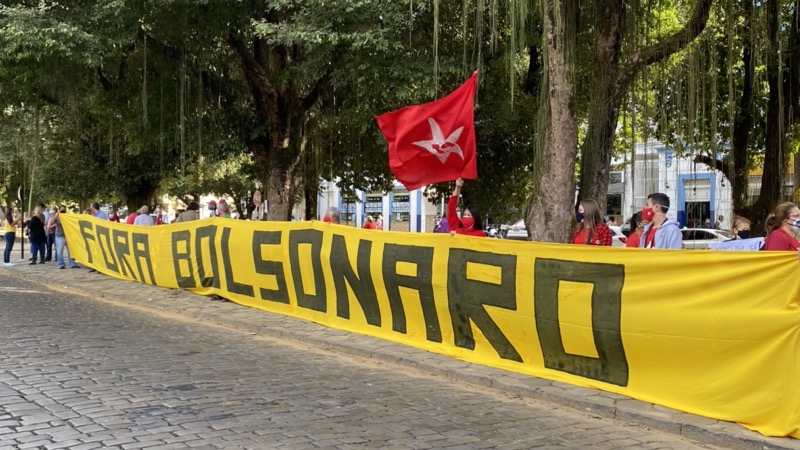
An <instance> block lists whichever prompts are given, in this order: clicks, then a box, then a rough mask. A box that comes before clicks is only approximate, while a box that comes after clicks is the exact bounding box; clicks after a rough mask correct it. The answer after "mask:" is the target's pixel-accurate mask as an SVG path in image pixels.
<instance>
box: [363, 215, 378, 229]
mask: <svg viewBox="0 0 800 450" xmlns="http://www.w3.org/2000/svg"><path fill="white" fill-rule="evenodd" d="M364 229H365V230H377V229H378V225H377V224H376V223H375V219H373V218H372V216H367V221H366V222H364Z"/></svg>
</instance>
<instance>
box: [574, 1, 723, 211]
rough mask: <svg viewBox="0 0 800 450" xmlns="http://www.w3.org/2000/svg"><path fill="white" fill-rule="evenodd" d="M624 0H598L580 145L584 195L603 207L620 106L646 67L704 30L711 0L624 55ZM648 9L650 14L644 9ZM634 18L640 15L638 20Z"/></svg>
mask: <svg viewBox="0 0 800 450" xmlns="http://www.w3.org/2000/svg"><path fill="white" fill-rule="evenodd" d="M627 3H628V2H627V1H625V0H597V1H596V2H594V4H595V5H596V8H597V11H596V16H595V29H596V37H595V46H594V48H595V50H594V61H593V62H594V66H593V67H594V69H593V76H592V85H591V100H590V109H589V117H588V130H587V132H586V139H585V140H584V142H583V145H582V147H581V179H580V194H579V195H580V198H590V199H594V200H596V201H597V202H598V204H599V205H600V208H601V211H605V205H606V194H607V193H608V180H609V171H610V168H611V158H612V156H613V153H614V152H613V150H614V138H615V136H616V132H617V127H618V123H619V116H620V107H621V105H622V102H623V100H624V99H625V97H626V95H627V94H628V91H629V90H630V87H631V85H632V84H633V82H634V80H636V77H637V76H638V75H639V74H640V73H641V72H642V70H643V69H645V68H646V67H648V66H650V65H652V64H655V63H658V62H659V61H662V60H664V59H666V58H668V57H670V56H671V55H673V54H675V53H676V52H679V51H680V50H682V49H684V48H685V47H686V46H687V45H688V44H689V43H690V42H692V41H693V40H694V39H695V38H696V37H697V36H699V35H700V33H702V31H703V29H705V27H706V23H707V22H708V17H709V14H710V12H711V4H712V0H696V3H695V6H694V9H693V11H692V14H691V16H690V18H689V20H688V21H687V22H686V24H685V25H684V26H683V28H681V29H680V30H678V31H676V32H674V33H673V34H671V35H669V36H666V37H665V38H663V39H662V40H660V41H658V42H656V43H653V44H650V45H647V46H645V47H642V48H636V49H635V50H634V51H632V52H631V53H630V54H629V55H628V56H627V57H625V58H623V54H622V51H621V48H622V43H623V40H624V39H625V38H626V36H625V34H624V31H625V27H624V24H625V19H626V12H627V10H628V8H630V5H628V4H627ZM645 13H647V12H645ZM634 20H636V18H634Z"/></svg>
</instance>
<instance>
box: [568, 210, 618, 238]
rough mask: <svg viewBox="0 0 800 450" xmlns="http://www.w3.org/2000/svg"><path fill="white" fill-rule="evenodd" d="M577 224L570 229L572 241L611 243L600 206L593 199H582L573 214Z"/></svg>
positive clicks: (609, 233) (609, 231)
mask: <svg viewBox="0 0 800 450" xmlns="http://www.w3.org/2000/svg"><path fill="white" fill-rule="evenodd" d="M575 221H576V222H578V226H577V227H575V229H574V230H573V231H572V243H573V244H578V245H603V246H610V245H611V238H612V237H611V230H610V229H609V228H608V225H606V224H605V223H603V218H602V216H600V207H599V206H598V205H597V202H595V201H594V200H584V201H582V202H581V203H580V204H579V205H578V212H577V213H576V214H575Z"/></svg>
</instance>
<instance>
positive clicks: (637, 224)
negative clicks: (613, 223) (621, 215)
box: [625, 211, 644, 248]
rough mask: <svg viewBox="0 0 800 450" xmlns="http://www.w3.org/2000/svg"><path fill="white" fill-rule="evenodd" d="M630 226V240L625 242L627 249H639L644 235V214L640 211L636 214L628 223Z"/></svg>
mask: <svg viewBox="0 0 800 450" xmlns="http://www.w3.org/2000/svg"><path fill="white" fill-rule="evenodd" d="M628 224H629V225H628V227H629V228H628V229H629V230H630V234H629V235H628V239H626V240H625V247H634V248H639V243H640V242H641V241H642V233H644V219H643V218H642V212H641V211H639V212H637V213H636V214H634V215H633V216H632V217H631V219H630V220H629V221H628Z"/></svg>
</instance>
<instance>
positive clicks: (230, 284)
mask: <svg viewBox="0 0 800 450" xmlns="http://www.w3.org/2000/svg"><path fill="white" fill-rule="evenodd" d="M230 239H231V229H230V228H223V229H222V254H223V255H224V257H223V258H222V265H223V266H224V267H225V283H226V284H227V289H228V290H229V291H230V292H233V293H234V294H240V295H246V296H248V297H255V294H254V293H253V286H250V285H249V284H244V283H239V282H237V281H236V280H235V279H234V278H233V267H232V265H231V260H232V258H231V249H230Z"/></svg>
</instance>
